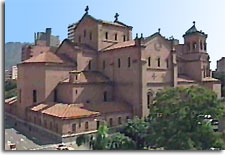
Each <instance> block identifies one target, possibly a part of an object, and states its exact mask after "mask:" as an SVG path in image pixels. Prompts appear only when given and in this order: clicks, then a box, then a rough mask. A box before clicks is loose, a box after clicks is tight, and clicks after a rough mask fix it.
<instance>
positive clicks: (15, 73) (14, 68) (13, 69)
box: [12, 66, 18, 80]
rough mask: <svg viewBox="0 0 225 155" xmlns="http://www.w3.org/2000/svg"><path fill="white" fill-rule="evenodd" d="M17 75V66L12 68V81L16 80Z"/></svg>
mask: <svg viewBox="0 0 225 155" xmlns="http://www.w3.org/2000/svg"><path fill="white" fill-rule="evenodd" d="M17 75H18V68H17V66H12V79H13V80H16V79H17Z"/></svg>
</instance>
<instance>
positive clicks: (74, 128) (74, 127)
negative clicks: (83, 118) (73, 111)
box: [72, 124, 76, 132]
mask: <svg viewBox="0 0 225 155" xmlns="http://www.w3.org/2000/svg"><path fill="white" fill-rule="evenodd" d="M72 131H73V132H76V124H72Z"/></svg>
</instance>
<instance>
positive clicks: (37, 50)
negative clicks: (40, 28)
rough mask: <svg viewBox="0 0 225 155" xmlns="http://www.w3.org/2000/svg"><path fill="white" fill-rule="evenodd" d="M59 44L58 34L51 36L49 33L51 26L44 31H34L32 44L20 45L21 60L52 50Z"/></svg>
mask: <svg viewBox="0 0 225 155" xmlns="http://www.w3.org/2000/svg"><path fill="white" fill-rule="evenodd" d="M59 44H60V40H59V36H53V35H52V34H51V28H46V31H45V32H37V33H34V45H25V46H23V47H22V56H21V60H22V61H25V60H27V59H29V58H31V57H33V56H37V55H39V54H41V53H43V52H46V51H52V52H54V51H55V50H56V48H57V47H58V46H59Z"/></svg>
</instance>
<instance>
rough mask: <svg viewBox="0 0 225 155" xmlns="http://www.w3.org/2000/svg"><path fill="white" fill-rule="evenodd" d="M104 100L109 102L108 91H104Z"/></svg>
mask: <svg viewBox="0 0 225 155" xmlns="http://www.w3.org/2000/svg"><path fill="white" fill-rule="evenodd" d="M104 102H107V91H104Z"/></svg>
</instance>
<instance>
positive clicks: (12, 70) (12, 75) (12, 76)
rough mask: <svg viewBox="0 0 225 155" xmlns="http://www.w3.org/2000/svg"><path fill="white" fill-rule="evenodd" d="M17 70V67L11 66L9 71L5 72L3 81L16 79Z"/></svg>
mask: <svg viewBox="0 0 225 155" xmlns="http://www.w3.org/2000/svg"><path fill="white" fill-rule="evenodd" d="M17 74H18V69H17V66H12V67H11V68H10V69H9V70H5V80H9V79H13V80H16V79H17Z"/></svg>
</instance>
